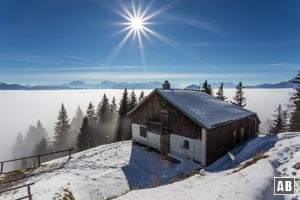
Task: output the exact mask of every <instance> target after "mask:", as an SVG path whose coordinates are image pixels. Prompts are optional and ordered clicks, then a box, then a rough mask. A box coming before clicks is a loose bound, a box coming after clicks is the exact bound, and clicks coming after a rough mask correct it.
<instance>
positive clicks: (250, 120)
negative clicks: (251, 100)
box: [128, 81, 260, 166]
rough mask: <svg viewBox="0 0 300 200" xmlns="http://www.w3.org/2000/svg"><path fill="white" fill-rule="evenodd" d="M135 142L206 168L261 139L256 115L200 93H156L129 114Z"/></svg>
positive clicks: (166, 90)
mask: <svg viewBox="0 0 300 200" xmlns="http://www.w3.org/2000/svg"><path fill="white" fill-rule="evenodd" d="M128 116H129V117H130V118H131V120H132V138H133V140H135V141H136V142H139V143H142V144H145V145H148V146H151V147H152V148H156V149H157V150H159V151H160V152H161V153H162V154H166V155H169V156H174V155H176V154H177V155H182V156H186V157H187V158H190V159H194V160H195V161H197V162H199V163H201V164H202V165H203V166H207V165H209V164H211V163H212V162H214V161H215V160H217V159H218V158H220V157H222V156H223V155H225V154H226V153H227V152H228V151H230V150H231V149H233V148H234V147H236V146H238V145H241V144H243V143H244V142H245V141H247V140H248V139H249V138H253V137H255V136H257V135H258V129H259V123H260V121H259V119H258V117H257V114H256V113H254V112H251V111H249V110H246V109H244V108H242V107H239V106H236V105H233V104H230V103H227V102H225V101H222V100H220V99H217V98H215V97H213V96H211V95H208V94H206V93H203V92H200V91H199V90H187V89H170V84H169V83H168V82H167V81H166V82H165V83H164V84H163V89H154V90H153V91H152V92H151V93H150V94H149V95H148V96H147V97H146V98H145V99H144V100H143V101H142V102H141V103H139V105H137V106H136V107H135V108H134V109H133V110H131V111H130V112H129V113H128Z"/></svg>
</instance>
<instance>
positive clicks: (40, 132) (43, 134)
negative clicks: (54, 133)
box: [36, 120, 47, 141]
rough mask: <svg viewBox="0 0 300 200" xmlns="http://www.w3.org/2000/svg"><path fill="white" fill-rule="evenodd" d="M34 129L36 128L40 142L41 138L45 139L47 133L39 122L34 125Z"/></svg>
mask: <svg viewBox="0 0 300 200" xmlns="http://www.w3.org/2000/svg"><path fill="white" fill-rule="evenodd" d="M36 128H37V132H38V135H39V136H40V138H41V139H40V140H39V141H41V140H42V139H43V138H45V137H47V131H46V129H45V128H44V126H43V125H42V123H41V121H40V120H38V122H37V124H36Z"/></svg>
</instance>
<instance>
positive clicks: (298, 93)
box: [289, 71, 300, 131]
mask: <svg viewBox="0 0 300 200" xmlns="http://www.w3.org/2000/svg"><path fill="white" fill-rule="evenodd" d="M292 82H293V83H294V85H295V86H294V93H293V94H292V96H291V98H290V103H291V108H292V111H291V114H290V121H289V131H300V71H298V74H297V75H296V77H295V78H294V80H293V81H292Z"/></svg>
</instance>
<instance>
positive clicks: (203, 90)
mask: <svg viewBox="0 0 300 200" xmlns="http://www.w3.org/2000/svg"><path fill="white" fill-rule="evenodd" d="M200 90H201V92H205V93H206V92H207V90H208V83H207V80H206V81H204V83H203V85H202V88H200Z"/></svg>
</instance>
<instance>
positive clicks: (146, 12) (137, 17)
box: [108, 0, 173, 65]
mask: <svg viewBox="0 0 300 200" xmlns="http://www.w3.org/2000/svg"><path fill="white" fill-rule="evenodd" d="M139 2H140V4H135V1H134V0H132V1H131V5H130V6H126V5H124V3H123V2H122V1H119V5H120V8H121V10H120V11H116V13H117V14H118V15H119V16H120V17H122V18H123V20H125V21H123V22H119V23H116V24H117V25H120V26H124V27H123V28H122V29H120V30H119V31H118V32H117V33H116V34H117V35H119V34H123V33H125V32H127V34H126V35H125V36H124V38H123V39H122V40H121V41H120V43H119V44H118V45H117V47H116V48H115V49H114V50H113V52H112V53H111V55H110V56H109V58H108V61H109V63H112V62H113V61H114V59H115V57H116V56H117V55H118V54H119V53H120V51H121V50H122V48H123V47H124V45H125V44H126V43H127V41H128V40H129V38H130V37H132V38H133V41H136V42H137V44H138V47H139V49H140V53H141V58H142V63H143V64H144V65H146V56H145V51H144V41H143V39H144V38H145V39H147V40H150V36H154V37H155V38H157V39H159V40H161V41H163V42H164V43H166V44H168V45H171V46H173V45H172V41H171V40H170V39H168V38H167V37H165V36H163V35H161V34H159V33H157V32H155V31H153V30H152V29H151V28H150V27H149V26H150V25H153V24H154V22H152V21H149V20H152V19H153V18H154V17H156V16H157V15H159V14H161V13H162V12H164V11H165V10H166V9H168V8H169V7H170V5H167V6H165V7H162V8H161V9H158V10H156V11H154V12H152V13H150V10H151V8H152V5H153V3H154V2H155V1H154V0H152V1H150V2H149V3H148V5H147V6H146V7H145V8H143V5H142V1H139Z"/></svg>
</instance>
